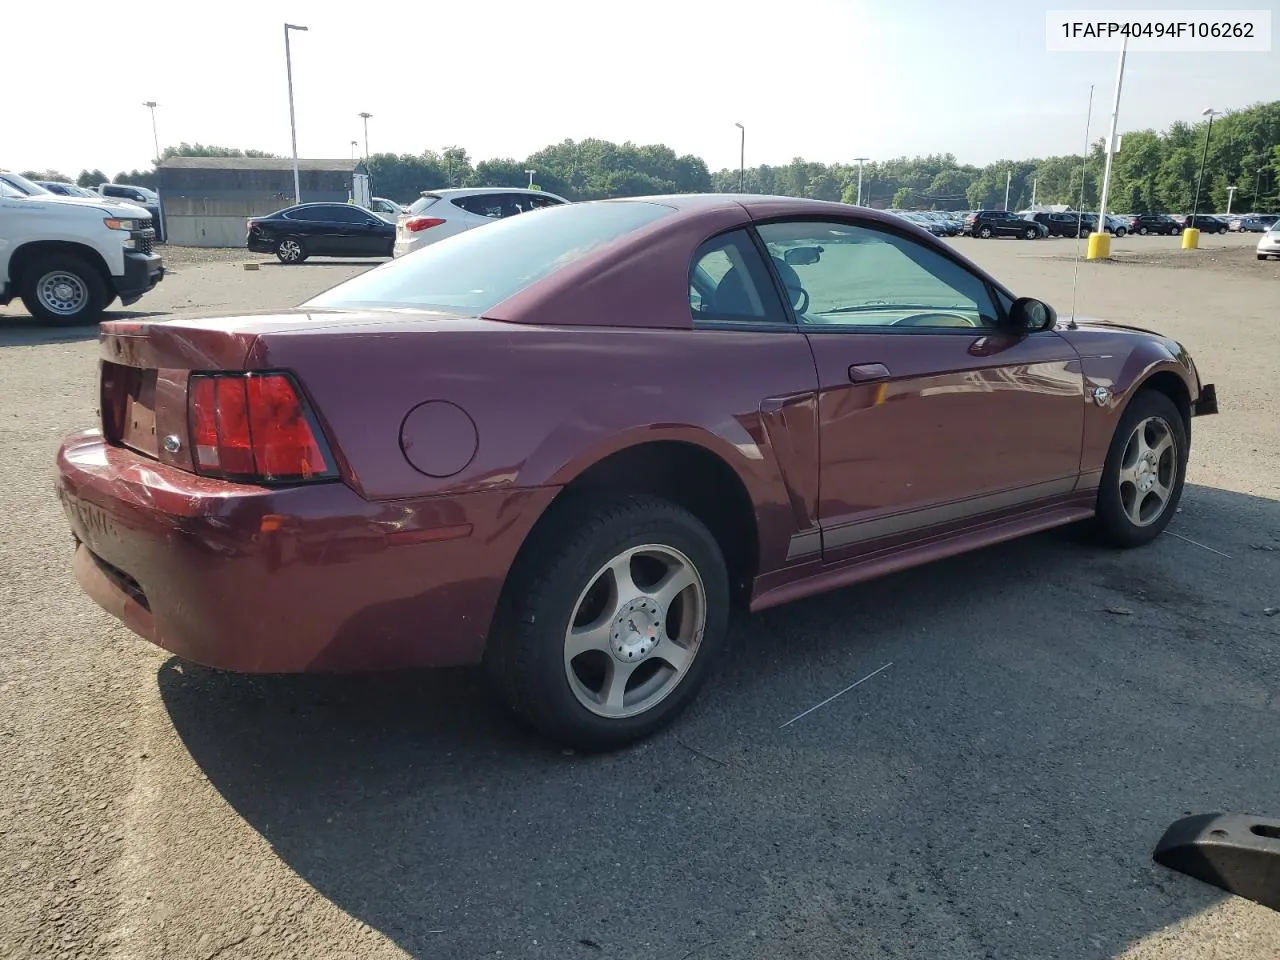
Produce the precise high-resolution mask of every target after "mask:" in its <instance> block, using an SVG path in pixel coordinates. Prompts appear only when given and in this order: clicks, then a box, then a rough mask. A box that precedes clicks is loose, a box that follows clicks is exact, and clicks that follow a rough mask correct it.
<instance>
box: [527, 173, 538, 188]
mask: <svg viewBox="0 0 1280 960" xmlns="http://www.w3.org/2000/svg"><path fill="white" fill-rule="evenodd" d="M537 172H538V171H537V170H526V171H525V173H527V174H528V175H529V189H530V190H532V189H533V175H534V174H535V173H537Z"/></svg>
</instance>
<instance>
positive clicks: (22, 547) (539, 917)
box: [0, 236, 1280, 960]
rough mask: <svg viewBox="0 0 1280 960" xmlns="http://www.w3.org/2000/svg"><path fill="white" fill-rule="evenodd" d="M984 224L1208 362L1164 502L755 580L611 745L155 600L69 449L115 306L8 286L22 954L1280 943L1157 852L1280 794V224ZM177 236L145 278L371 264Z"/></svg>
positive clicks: (925, 952)
mask: <svg viewBox="0 0 1280 960" xmlns="http://www.w3.org/2000/svg"><path fill="white" fill-rule="evenodd" d="M951 242H952V243H954V244H956V245H957V246H958V247H960V248H961V249H963V250H964V251H965V252H966V253H968V254H970V255H971V256H974V257H975V258H976V259H977V260H978V261H979V262H980V263H983V264H984V265H985V266H987V267H989V268H991V269H992V270H993V271H994V272H996V273H997V274H998V275H999V276H1001V277H1002V278H1004V279H1006V280H1007V281H1008V282H1009V283H1010V285H1011V286H1012V287H1013V288H1014V289H1015V290H1017V291H1018V292H1019V293H1026V294H1030V295H1035V296H1041V297H1043V298H1045V299H1047V300H1049V301H1050V302H1052V303H1054V304H1055V306H1057V307H1058V309H1059V311H1060V312H1064V313H1066V312H1069V308H1070V304H1071V300H1072V287H1073V275H1076V274H1077V273H1078V277H1079V283H1078V289H1077V292H1076V297H1075V300H1076V310H1077V313H1078V314H1080V315H1092V316H1103V317H1108V318H1112V319H1117V320H1124V321H1127V322H1136V323H1138V324H1140V325H1144V326H1151V327H1153V328H1156V329H1160V330H1162V331H1164V332H1166V333H1169V334H1171V335H1173V336H1176V337H1178V338H1180V339H1181V340H1183V342H1184V343H1185V344H1186V345H1187V346H1188V347H1189V348H1190V350H1191V351H1192V353H1193V355H1194V356H1195V357H1196V360H1197V363H1198V364H1199V366H1200V368H1201V370H1202V372H1203V374H1204V375H1205V377H1206V378H1207V379H1211V380H1213V381H1214V382H1216V383H1217V385H1218V391H1219V397H1220V401H1221V404H1222V414H1221V415H1220V416H1218V417H1213V418H1205V419H1202V420H1197V421H1196V423H1195V430H1194V437H1193V443H1192V459H1191V466H1190V474H1189V481H1188V486H1187V490H1186V494H1185V497H1184V500H1183V505H1182V510H1181V512H1180V514H1179V515H1178V517H1177V518H1176V520H1175V522H1174V523H1173V525H1172V526H1171V527H1170V528H1169V531H1168V532H1167V534H1166V536H1164V537H1162V538H1161V539H1160V540H1159V541H1157V542H1156V543H1155V544H1153V545H1152V546H1150V547H1147V548H1144V549H1140V550H1136V551H1129V552H1124V553H1117V552H1112V551H1108V550H1103V549H1099V548H1097V547H1094V546H1091V545H1089V544H1088V543H1087V542H1085V541H1082V540H1081V539H1080V538H1078V537H1077V536H1075V535H1073V534H1072V533H1071V532H1069V531H1067V532H1063V531H1059V532H1053V533H1049V534H1045V535H1041V536H1035V537H1031V538H1028V539H1025V540H1022V541H1018V542H1014V543H1009V544H1005V545H1002V546H998V547H994V548H991V549H987V550H984V551H981V552H978V553H975V554H971V555H969V556H967V557H964V558H958V559H954V560H950V561H944V562H941V563H938V564H934V565H932V566H928V567H923V568H919V569H916V570H912V571H908V572H905V573H902V574H898V575H894V576H891V577H888V578H885V579H882V580H879V581H876V582H874V583H869V584H864V585H861V586H858V587H854V588H850V589H846V590H841V591H837V592H834V593H830V594H827V595H824V596H821V597H817V598H813V599H810V600H807V601H801V602H798V603H795V604H792V605H790V606H787V607H783V608H778V609H774V610H770V611H768V612H766V613H764V614H762V615H759V616H756V617H744V618H742V619H740V620H739V621H738V622H736V623H735V624H734V627H733V636H732V644H731V649H730V652H729V654H728V656H727V658H726V660H725V662H724V664H723V668H722V669H721V671H720V673H719V675H718V677H717V678H716V679H715V680H714V681H713V682H712V683H711V684H710V685H709V686H708V687H707V688H706V689H705V690H704V691H703V694H702V696H701V697H700V699H699V700H698V702H697V703H696V704H695V705H694V706H693V708H692V709H691V710H690V711H689V712H688V713H687V714H685V715H684V717H683V718H682V719H681V720H680V721H679V722H678V723H677V724H676V725H675V726H674V727H672V728H671V729H669V730H668V731H666V732H664V733H662V734H660V735H659V736H657V737H655V738H654V739H652V740H650V741H648V742H646V743H644V744H641V745H639V746H637V747H635V748H633V749H631V750H628V751H624V752H620V753H615V754H612V755H608V756H601V757H584V756H580V755H575V754H566V753H562V752H561V751H560V750H558V749H556V748H553V747H550V746H548V745H547V744H545V743H543V742H541V741H540V740H538V739H536V738H534V737H532V736H531V735H530V734H528V733H527V732H526V731H525V730H523V729H522V728H520V727H518V726H516V725H515V724H513V723H512V722H511V721H510V720H508V719H507V717H506V715H505V714H504V713H503V712H502V711H501V710H500V709H499V708H498V706H497V705H496V704H495V702H494V701H493V699H492V697H491V696H490V695H489V694H488V692H487V691H486V689H485V688H484V686H483V684H482V682H481V680H480V678H479V677H478V676H477V675H476V674H475V673H473V672H471V671H465V670H457V671H441V672H431V673H420V674H409V675H400V676H378V677H357V678H350V677H348V678H323V677H295V678H284V679H281V678H253V677H243V676H236V675H228V674H220V673H217V672H214V671H210V670H206V669H202V668H198V667H194V666H191V665H189V664H183V663H181V662H179V661H176V660H174V659H172V658H170V657H168V656H167V655H165V654H164V653H163V652H161V651H159V650H157V649H155V648H152V647H150V646H149V645H147V644H146V643H144V642H142V641H140V640H138V639H136V638H135V637H133V636H132V635H131V634H130V633H129V632H128V631H126V630H125V629H123V628H122V627H120V626H119V625H118V624H117V623H116V622H115V621H114V620H112V619H111V618H110V617H108V616H107V615H106V614H104V613H102V612H101V611H100V610H99V609H98V608H97V607H96V606H95V605H93V604H92V603H91V602H90V601H89V600H88V599H86V598H85V597H84V596H82V595H81V593H80V591H79V590H78V588H77V587H76V586H75V584H74V582H73V581H72V578H71V574H70V556H71V539H70V535H69V533H68V531H67V527H66V524H65V522H64V520H63V518H62V516H61V512H60V510H59V508H58V505H57V503H56V501H55V499H54V497H53V494H52V484H51V480H50V477H51V469H52V467H51V465H52V457H53V453H54V451H55V450H56V447H57V444H58V441H59V439H60V438H61V436H62V435H63V434H64V433H66V432H67V431H69V430H72V429H74V428H77V427H79V426H83V425H86V424H89V423H92V422H93V420H94V409H95V407H96V399H95V395H94V393H95V387H96V369H95V362H96V344H95V342H94V337H95V336H96V331H95V330H94V329H92V328H90V329H87V330H55V331H50V330H47V329H43V328H40V327H36V326H33V325H32V324H31V323H30V321H29V320H28V319H26V318H25V317H24V315H23V314H22V312H21V308H20V305H16V304H15V305H11V306H10V307H9V308H7V309H6V310H3V311H0V391H2V392H0V398H2V399H0V490H2V491H3V497H2V498H0V503H2V504H3V506H2V507H0V575H2V576H3V581H4V583H5V584H6V587H5V589H4V590H3V591H0V778H2V779H0V904H3V909H0V956H3V957H6V958H8V957H14V958H22V957H41V958H43V957H64V956H66V957H77V956H80V957H91V958H161V957H164V958H187V957H193V958H213V957H221V958H260V957H281V956H289V957H308V958H324V960H327V958H339V957H343V958H345V957H370V958H389V957H405V956H410V957H420V958H471V957H506V958H523V957H531V958H542V957H545V958H577V957H583V958H595V957H599V958H637V960H640V958H646V960H647V958H654V960H668V958H670V960H688V958H694V957H696V958H699V960H710V958H735V960H736V958H769V960H784V958H797V960H798V958H806V960H807V958H816V957H821V958H830V957H850V958H858V960H870V958H877V957H908V958H920V960H949V958H970V957H979V958H987V957H989V958H1001V960H1003V958H1009V960H1030V958H1062V960H1081V958H1110V957H1125V958H1155V957H1167V958H1179V960H1183V958H1188V957H1196V958H1215V960H1218V958H1222V960H1226V958H1248V960H1258V958H1268V957H1277V956H1280V914H1277V913H1274V912H1272V911H1269V910H1266V909H1264V908H1262V907H1259V906H1256V905H1254V904H1251V903H1248V902H1246V901H1243V900H1240V899H1237V898H1233V897H1229V896H1227V895H1225V894H1223V893H1222V892H1221V891H1219V890H1217V889H1216V888H1213V887H1209V886H1206V885H1204V884H1201V883H1199V882H1196V881H1193V880H1191V879H1188V878H1186V877H1184V876H1182V875H1180V874H1177V873H1173V872H1171V871H1168V870H1166V869H1164V868H1162V867H1160V866H1158V865H1156V864H1154V863H1153V862H1152V861H1151V851H1152V848H1153V847H1154V845H1155V843H1156V841H1157V840H1158V838H1159V837H1160V835H1161V833H1162V832H1163V831H1164V829H1165V827H1166V826H1167V825H1168V824H1169V823H1170V822H1171V821H1173V820H1174V819H1176V818H1178V817H1181V816H1183V815H1185V814H1187V813H1192V812H1197V813H1198V812H1209V811H1216V810H1228V811H1236V812H1244V813H1251V814H1257V815H1263V816H1271V817H1280V765H1277V764H1276V762H1275V760H1276V757H1277V753H1278V749H1277V748H1278V747H1280V725H1278V724H1277V721H1278V720H1280V708H1278V705H1277V700H1276V689H1277V680H1278V678H1280V656H1278V654H1277V641H1278V640H1280V616H1275V615H1268V613H1267V611H1269V610H1270V611H1274V610H1275V609H1276V608H1280V452H1278V451H1280V426H1278V425H1277V418H1276V412H1277V410H1278V409H1280V405H1278V404H1277V386H1276V382H1277V375H1276V371H1277V370H1278V369H1280V315H1278V314H1277V305H1278V304H1280V262H1274V261H1273V262H1270V263H1259V262H1257V261H1256V260H1254V258H1253V254H1252V244H1253V243H1254V242H1256V237H1245V238H1240V237H1235V236H1229V237H1226V238H1217V237H1206V238H1202V249H1201V250H1199V251H1191V252H1184V251H1181V250H1179V249H1178V241H1177V239H1176V238H1155V237H1146V238H1139V237H1134V238H1126V239H1125V240H1122V241H1118V242H1116V243H1115V244H1114V249H1115V251H1116V254H1117V257H1116V260H1115V261H1112V262H1107V263H1086V262H1080V263H1076V262H1074V261H1073V254H1074V253H1075V251H1076V250H1080V251H1081V252H1082V251H1083V244H1082V243H1077V242H1076V241H1070V240H1055V241H1035V242H1025V241H1015V240H991V241H980V240H971V239H957V240H954V241H951ZM166 255H167V256H168V257H169V259H170V263H171V265H172V267H173V269H172V272H171V273H170V275H169V276H168V277H167V278H166V280H165V281H164V283H162V284H161V286H160V287H159V288H158V289H157V290H156V291H154V292H153V293H151V294H150V295H148V296H147V297H145V298H143V300H141V301H139V303H137V304H135V305H134V307H132V308H130V309H129V310H120V309H118V308H117V309H116V310H113V311H112V314H113V315H118V316H122V315H126V314H131V315H134V316H138V317H148V316H165V315H169V314H190V313H209V312H219V311H235V310H244V309H263V308H268V309H270V308H280V307H286V306H290V305H292V304H295V303H297V302H299V301H300V300H302V299H303V298H304V297H306V296H307V295H309V294H311V293H314V292H317V291H318V290H321V289H324V288H326V287H328V286H330V285H332V284H333V283H336V282H338V281H340V280H341V279H343V278H345V277H347V276H351V275H353V274H354V273H356V272H358V271H359V270H362V269H365V268H367V266H368V264H361V263H347V264H333V263H326V262H325V261H312V262H309V263H308V264H306V265H303V266H300V267H293V268H285V267H280V266H278V265H274V264H270V263H266V262H264V263H263V266H262V267H261V269H260V270H257V271H245V270H244V269H243V267H242V265H241V264H242V263H243V261H245V260H246V259H249V258H247V257H246V255H245V254H244V253H243V252H242V251H240V252H237V251H227V252H212V253H200V252H189V251H178V250H166ZM254 262H259V261H258V260H256V259H255V260H254ZM875 671H879V672H875ZM873 672H874V676H870V678H869V679H866V680H865V682H863V683H861V684H860V685H858V686H856V687H854V688H853V689H851V690H849V691H848V692H847V693H844V694H843V695H841V696H839V697H837V698H836V699H834V700H832V701H831V702H829V703H827V704H826V705H825V706H822V707H820V708H819V709H816V710H813V711H812V712H810V713H807V714H805V715H803V716H801V717H800V718H799V719H796V720H794V722H790V723H788V721H791V720H793V718H795V717H797V716H798V715H800V714H802V713H803V712H804V711H807V710H809V709H810V708H811V707H813V706H814V705H816V704H818V703H820V702H822V701H823V700H826V699H827V698H828V697H830V696H832V695H833V694H835V693H837V692H838V691H841V690H842V689H844V688H846V687H848V686H849V685H850V684H853V683H854V682H855V681H858V680H859V679H861V678H864V677H867V676H868V675H869V674H872V673H873Z"/></svg>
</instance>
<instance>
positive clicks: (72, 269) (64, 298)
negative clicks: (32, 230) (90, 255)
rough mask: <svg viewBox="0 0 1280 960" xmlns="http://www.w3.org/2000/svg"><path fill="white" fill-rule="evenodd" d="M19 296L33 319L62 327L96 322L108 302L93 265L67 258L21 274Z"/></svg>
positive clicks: (50, 260)
mask: <svg viewBox="0 0 1280 960" xmlns="http://www.w3.org/2000/svg"><path fill="white" fill-rule="evenodd" d="M21 293H22V303H23V305H24V306H25V307H26V308H27V310H28V311H29V312H30V313H31V315H32V316H33V317H35V318H36V319H37V320H40V321H42V322H44V323H48V324H52V325H54V326H63V327H65V326H75V325H76V324H81V323H89V322H90V321H93V320H96V319H97V318H98V315H99V314H100V313H101V312H102V309H103V307H105V306H106V305H107V303H108V302H110V299H111V297H110V295H109V294H108V293H107V285H106V284H105V283H104V282H103V280H102V275H101V274H100V273H98V271H97V270H96V269H95V268H94V267H93V265H92V264H90V263H89V262H87V261H86V260H84V259H82V258H80V257H77V256H72V255H70V254H56V255H54V256H51V257H44V258H42V259H40V260H37V261H35V262H34V263H31V264H29V265H28V266H27V267H26V269H25V270H24V271H23V274H22V290H21Z"/></svg>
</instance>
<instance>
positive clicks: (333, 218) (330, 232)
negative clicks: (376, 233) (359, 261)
mask: <svg viewBox="0 0 1280 960" xmlns="http://www.w3.org/2000/svg"><path fill="white" fill-rule="evenodd" d="M368 216H369V214H367V213H365V212H364V211H363V210H361V209H360V208H359V207H357V206H355V205H354V204H350V203H333V204H328V205H326V206H325V208H324V225H325V229H324V237H325V240H324V245H325V249H326V250H327V251H328V253H329V255H330V256H334V257H365V256H369V255H370V254H371V253H372V252H373V246H372V233H371V230H370V227H369V225H368V223H367V218H368Z"/></svg>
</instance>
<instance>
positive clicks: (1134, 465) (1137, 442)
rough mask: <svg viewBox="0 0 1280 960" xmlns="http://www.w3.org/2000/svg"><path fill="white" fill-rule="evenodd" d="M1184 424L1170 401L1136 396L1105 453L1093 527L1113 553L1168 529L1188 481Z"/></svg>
mask: <svg viewBox="0 0 1280 960" xmlns="http://www.w3.org/2000/svg"><path fill="white" fill-rule="evenodd" d="M1188 439H1189V438H1188V435H1187V424H1186V421H1185V420H1183V418H1182V413H1181V411H1179V410H1178V407H1177V405H1176V404H1174V402H1173V401H1172V400H1170V399H1169V398H1168V397H1167V396H1165V395H1164V394H1163V393H1159V392H1158V391H1155V390H1141V391H1139V392H1138V393H1137V395H1135V396H1134V398H1133V399H1132V400H1131V401H1130V402H1129V405H1128V407H1126V408H1125V411H1124V414H1123V415H1122V416H1121V417H1120V422H1119V424H1118V425H1117V426H1116V432H1115V434H1114V435H1113V436H1112V438H1111V446H1110V448H1109V449H1108V450H1107V460H1106V465H1105V466H1104V467H1103V470H1102V481H1101V484H1100V485H1099V487H1098V501H1097V527H1098V532H1099V534H1100V535H1101V537H1102V539H1103V540H1104V541H1105V542H1106V543H1109V544H1110V545H1112V546H1115V547H1138V546H1142V545H1143V544H1146V543H1150V542H1151V541H1152V540H1154V539H1155V538H1156V537H1158V536H1159V535H1160V534H1161V533H1162V532H1163V531H1164V528H1165V527H1167V526H1168V525H1169V521H1170V520H1172V519H1173V515H1174V514H1175V513H1176V512H1177V509H1178V501H1179V500H1180V499H1181V498H1182V487H1183V483H1184V482H1185V481H1186V476H1187V452H1188Z"/></svg>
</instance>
